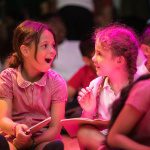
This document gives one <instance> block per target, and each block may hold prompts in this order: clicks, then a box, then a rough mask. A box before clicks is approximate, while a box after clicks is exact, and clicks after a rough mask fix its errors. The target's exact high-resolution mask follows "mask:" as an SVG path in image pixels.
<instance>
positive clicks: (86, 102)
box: [78, 87, 96, 113]
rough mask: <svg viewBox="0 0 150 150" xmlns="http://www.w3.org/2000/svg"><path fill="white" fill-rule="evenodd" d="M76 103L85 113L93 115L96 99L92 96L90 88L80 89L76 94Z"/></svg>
mask: <svg viewBox="0 0 150 150" xmlns="http://www.w3.org/2000/svg"><path fill="white" fill-rule="evenodd" d="M78 102H79V104H80V106H81V107H82V109H83V110H84V111H85V112H88V113H93V112H95V110H96V99H95V98H94V96H93V92H92V88H90V87H86V88H85V89H81V91H80V92H79V94H78Z"/></svg>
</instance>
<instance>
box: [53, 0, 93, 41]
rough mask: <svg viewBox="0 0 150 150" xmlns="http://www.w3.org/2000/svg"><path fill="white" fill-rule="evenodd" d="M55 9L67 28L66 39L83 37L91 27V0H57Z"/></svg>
mask: <svg viewBox="0 0 150 150" xmlns="http://www.w3.org/2000/svg"><path fill="white" fill-rule="evenodd" d="M56 6H57V9H58V12H59V14H60V16H61V17H62V19H63V21H64V23H65V25H66V28H67V30H68V33H67V39H69V40H81V39H85V38H86V37H87V36H89V35H90V34H91V32H92V28H93V11H94V3H93V0H57V4H56Z"/></svg>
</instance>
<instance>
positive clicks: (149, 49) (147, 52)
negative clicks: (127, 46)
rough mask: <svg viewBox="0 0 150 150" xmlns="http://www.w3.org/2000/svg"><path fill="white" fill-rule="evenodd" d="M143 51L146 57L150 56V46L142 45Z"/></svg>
mask: <svg viewBox="0 0 150 150" xmlns="http://www.w3.org/2000/svg"><path fill="white" fill-rule="evenodd" d="M141 50H142V52H143V54H144V56H146V57H147V56H148V55H150V46H148V45H146V44H141Z"/></svg>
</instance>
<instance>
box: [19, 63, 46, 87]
mask: <svg viewBox="0 0 150 150" xmlns="http://www.w3.org/2000/svg"><path fill="white" fill-rule="evenodd" d="M46 80H47V73H44V75H43V76H42V78H41V79H40V80H38V81H36V82H34V83H32V82H30V81H27V80H25V79H24V78H23V77H22V74H21V66H19V67H18V72H17V84H18V85H19V86H20V87H21V88H26V87H28V86H30V85H31V84H32V85H33V84H36V85H38V86H45V85H46Z"/></svg>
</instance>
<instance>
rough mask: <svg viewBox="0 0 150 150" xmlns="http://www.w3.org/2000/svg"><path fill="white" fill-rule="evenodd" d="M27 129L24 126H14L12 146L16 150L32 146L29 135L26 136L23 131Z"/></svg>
mask: <svg viewBox="0 0 150 150" xmlns="http://www.w3.org/2000/svg"><path fill="white" fill-rule="evenodd" d="M27 129H28V127H27V126H26V125H25V124H17V126H16V138H15V139H14V141H13V144H14V145H15V147H16V148H17V149H20V148H26V147H29V146H31V145H32V139H31V134H29V135H26V134H25V131H26V130H27Z"/></svg>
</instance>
